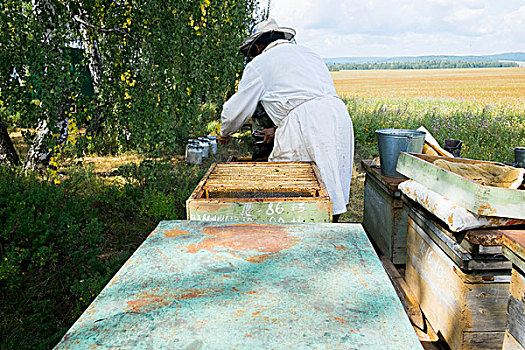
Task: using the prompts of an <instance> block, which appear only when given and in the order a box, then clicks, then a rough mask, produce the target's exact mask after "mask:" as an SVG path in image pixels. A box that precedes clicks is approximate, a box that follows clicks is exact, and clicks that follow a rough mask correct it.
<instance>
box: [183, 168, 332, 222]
mask: <svg viewBox="0 0 525 350" xmlns="http://www.w3.org/2000/svg"><path fill="white" fill-rule="evenodd" d="M186 210H187V216H188V219H189V220H203V221H224V222H225V221H231V222H250V221H257V222H279V223H299V222H330V221H332V202H331V200H330V197H329V195H328V191H327V190H326V187H325V185H324V183H323V181H322V179H321V176H320V174H319V170H318V168H317V166H316V165H315V164H314V163H310V162H275V163H267V162H241V163H236V162H232V163H216V164H213V165H212V166H211V167H210V169H209V170H208V172H207V173H206V175H205V176H204V177H203V179H202V180H201V182H200V183H199V185H198V186H197V188H196V189H195V191H194V192H193V194H192V195H191V196H190V198H188V200H187V201H186Z"/></svg>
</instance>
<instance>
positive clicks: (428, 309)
mask: <svg viewBox="0 0 525 350" xmlns="http://www.w3.org/2000/svg"><path fill="white" fill-rule="evenodd" d="M404 199H405V198H404ZM405 209H406V211H407V214H408V230H407V263H406V272H405V280H406V282H407V284H408V286H409V287H410V289H411V290H412V291H413V292H414V294H415V295H416V297H417V299H418V301H419V304H420V307H421V310H422V311H423V313H424V314H425V316H426V317H427V319H428V320H429V322H430V324H431V325H432V328H433V329H434V330H435V331H436V332H439V333H441V334H442V335H443V337H444V339H445V340H446V341H447V343H448V344H449V346H450V347H451V349H501V346H502V343H503V338H504V332H505V324H506V321H507V315H506V309H507V300H508V296H509V284H510V273H511V264H510V262H509V261H508V260H506V259H505V258H504V257H503V256H502V255H501V254H502V246H501V244H502V243H501V236H502V232H501V230H488V229H483V230H470V231H466V232H462V233H453V232H451V231H449V230H448V229H447V228H446V227H444V226H443V225H442V224H441V223H440V222H439V221H437V220H436V219H435V218H434V217H433V216H432V215H430V214H429V213H428V212H427V211H425V210H424V209H423V208H422V207H420V206H419V204H417V203H415V202H413V201H411V200H408V199H407V200H405Z"/></svg>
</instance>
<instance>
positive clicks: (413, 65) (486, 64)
mask: <svg viewBox="0 0 525 350" xmlns="http://www.w3.org/2000/svg"><path fill="white" fill-rule="evenodd" d="M502 67H519V64H517V63H516V62H500V61H455V60H450V61H448V60H435V61H417V62H380V63H378V62H374V63H340V64H329V65H328V69H329V70H330V71H340V70H369V69H450V68H502Z"/></svg>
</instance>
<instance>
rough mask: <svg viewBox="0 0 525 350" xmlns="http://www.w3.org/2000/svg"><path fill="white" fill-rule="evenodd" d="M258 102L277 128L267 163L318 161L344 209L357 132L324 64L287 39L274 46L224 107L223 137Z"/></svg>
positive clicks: (251, 66)
mask: <svg viewBox="0 0 525 350" xmlns="http://www.w3.org/2000/svg"><path fill="white" fill-rule="evenodd" d="M258 101H261V103H262V105H263V107H264V109H265V110H266V113H268V115H269V116H270V118H271V119H272V120H273V122H274V123H275V125H277V130H276V133H275V141H274V148H273V152H272V153H271V154H270V157H269V161H273V162H276V161H314V162H315V163H316V164H317V166H318V167H319V171H320V172H321V176H322V178H323V180H324V183H325V185H326V187H327V189H328V193H329V194H330V198H331V199H332V202H333V214H334V215H336V214H341V213H344V212H345V211H346V205H347V204H348V199H349V196H350V181H351V178H352V165H353V159H354V131H353V127H352V121H351V119H350V116H349V115H348V111H347V109H346V106H345V104H344V103H343V102H342V101H341V100H340V99H339V97H338V96H337V93H336V91H335V88H334V83H333V80H332V77H331V75H330V72H329V71H328V69H327V67H326V65H325V63H324V62H323V60H322V59H321V57H319V56H318V55H317V54H316V53H314V52H313V51H312V50H310V49H308V48H306V47H303V46H300V45H295V44H293V43H291V42H289V41H286V40H278V41H277V42H274V43H272V44H270V45H269V46H268V47H267V48H266V49H265V51H264V52H263V53H261V54H260V55H259V56H257V57H255V58H254V59H253V60H252V61H251V62H250V63H248V64H247V65H246V68H245V69H244V72H243V76H242V79H241V81H240V82H239V87H238V91H237V93H236V94H234V95H233V96H232V97H231V98H230V99H229V100H228V101H227V102H226V103H225V104H224V107H223V112H222V125H221V136H223V137H226V136H229V135H231V134H232V133H234V132H236V131H237V130H239V129H240V128H241V126H242V125H243V124H244V123H246V122H247V121H248V119H250V117H251V116H252V115H253V113H254V111H255V108H256V107H257V103H258Z"/></svg>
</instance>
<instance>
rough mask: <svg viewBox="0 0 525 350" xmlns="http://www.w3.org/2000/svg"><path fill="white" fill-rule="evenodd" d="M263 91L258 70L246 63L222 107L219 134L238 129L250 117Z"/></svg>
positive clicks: (226, 133)
mask: <svg viewBox="0 0 525 350" xmlns="http://www.w3.org/2000/svg"><path fill="white" fill-rule="evenodd" d="M263 92H264V83H263V81H262V79H261V76H260V74H259V72H257V70H256V69H255V68H253V67H252V66H250V65H247V66H246V68H245V69H244V72H243V74H242V79H241V81H240V82H239V87H238V90H237V93H235V94H234V95H233V96H232V97H230V99H229V100H228V101H226V103H225V104H224V106H223V108H222V114H221V136H223V137H226V136H229V135H231V134H233V133H234V132H236V131H237V130H239V129H240V128H241V127H242V125H243V124H244V123H246V122H247V121H248V119H250V117H251V116H252V115H253V113H254V112H255V108H257V103H258V102H259V99H260V98H261V96H262V94H263Z"/></svg>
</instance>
